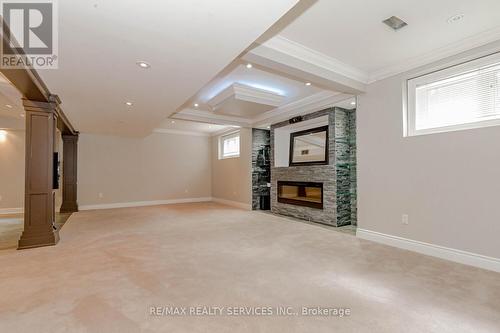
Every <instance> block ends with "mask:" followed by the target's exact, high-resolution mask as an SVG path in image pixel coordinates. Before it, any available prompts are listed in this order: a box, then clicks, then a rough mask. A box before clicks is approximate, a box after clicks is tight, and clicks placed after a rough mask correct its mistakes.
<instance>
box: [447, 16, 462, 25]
mask: <svg viewBox="0 0 500 333" xmlns="http://www.w3.org/2000/svg"><path fill="white" fill-rule="evenodd" d="M464 16H465V14H457V15H453V16H452V17H449V18H448V20H447V22H448V23H455V22H458V21H460V20H462V19H463V18H464Z"/></svg>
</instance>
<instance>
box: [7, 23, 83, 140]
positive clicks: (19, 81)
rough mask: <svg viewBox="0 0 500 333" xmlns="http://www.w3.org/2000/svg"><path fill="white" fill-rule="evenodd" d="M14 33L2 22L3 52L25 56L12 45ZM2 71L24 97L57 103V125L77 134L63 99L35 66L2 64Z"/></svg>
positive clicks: (62, 129)
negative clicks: (63, 105) (63, 107)
mask: <svg viewBox="0 0 500 333" xmlns="http://www.w3.org/2000/svg"><path fill="white" fill-rule="evenodd" d="M13 38H14V37H13V35H12V34H11V32H10V29H9V27H8V26H7V24H6V23H5V21H4V22H2V40H1V41H0V42H1V43H3V47H4V49H3V52H4V53H8V54H14V55H16V56H23V55H25V53H24V52H23V51H22V50H21V51H18V49H15V48H12V47H11V40H12V39H13ZM0 72H1V73H2V74H3V76H4V77H5V78H6V79H7V80H8V81H9V82H10V83H11V84H12V85H13V86H14V87H15V88H16V89H17V90H18V91H19V92H20V93H21V94H22V95H23V97H24V98H26V99H29V100H32V101H37V102H45V103H56V104H57V105H58V106H57V110H56V111H57V114H58V124H57V127H58V128H59V129H60V130H61V132H62V133H64V134H76V133H77V132H76V131H75V129H74V128H73V125H71V122H70V121H69V120H68V118H67V117H66V115H65V114H64V112H63V110H62V109H61V107H60V105H59V104H61V100H60V98H59V97H58V96H57V95H54V94H52V93H51V92H50V90H49V88H48V87H47V85H45V83H44V82H43V80H42V78H41V77H40V75H39V74H38V72H37V71H36V70H35V69H34V68H30V67H27V66H24V67H20V68H9V67H4V66H0Z"/></svg>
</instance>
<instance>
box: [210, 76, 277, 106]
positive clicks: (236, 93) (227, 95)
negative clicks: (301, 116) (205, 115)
mask: <svg viewBox="0 0 500 333" xmlns="http://www.w3.org/2000/svg"><path fill="white" fill-rule="evenodd" d="M231 98H234V99H237V100H241V101H246V102H252V103H257V104H264V105H270V106H279V105H280V104H281V103H282V102H283V100H284V99H285V96H282V95H279V94H277V93H274V92H271V91H267V90H264V89H258V88H254V87H250V86H247V85H244V84H241V83H237V82H235V83H233V84H231V85H230V86H229V87H227V88H226V89H224V90H223V91H222V92H220V93H219V94H218V95H216V96H215V97H214V98H212V99H211V100H210V101H208V105H210V106H211V107H212V108H213V109H214V110H217V109H219V108H221V107H222V106H223V105H224V103H226V101H228V100H229V99H231Z"/></svg>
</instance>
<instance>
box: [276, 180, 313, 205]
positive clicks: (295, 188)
mask: <svg viewBox="0 0 500 333" xmlns="http://www.w3.org/2000/svg"><path fill="white" fill-rule="evenodd" d="M278 202H281V203H286V204H291V205H299V206H306V207H312V208H318V209H323V183H311V182H291V181H278Z"/></svg>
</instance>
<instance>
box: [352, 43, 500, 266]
mask: <svg viewBox="0 0 500 333" xmlns="http://www.w3.org/2000/svg"><path fill="white" fill-rule="evenodd" d="M491 47H494V48H498V49H500V46H499V45H498V44H493V45H490V46H488V47H485V48H481V49H477V50H474V51H471V52H467V53H464V54H462V55H460V56H457V57H453V58H450V59H446V60H444V61H442V62H440V63H436V64H432V65H430V66H426V67H425V68H420V69H418V70H417V71H412V72H411V73H405V74H402V75H398V76H395V77H391V78H388V79H385V80H382V81H379V82H375V83H373V84H370V85H369V86H368V89H367V92H366V93H365V94H364V95H361V96H359V99H358V109H357V110H358V111H357V122H358V123H357V126H358V129H357V134H358V196H359V197H358V209H359V210H358V212H359V222H358V226H359V228H362V229H367V230H370V231H376V232H380V233H384V234H389V235H394V236H398V237H403V238H407V239H411V240H417V241H421V242H426V243H431V244H435V245H439V246H444V247H448V248H452V249H459V250H463V251H467V252H472V253H477V254H481V255H486V256H490V257H495V258H500V242H499V237H500V147H499V143H500V127H490V128H483V129H474V130H464V131H458V132H449V133H441V134H431V135H424V136H418V137H407V138H404V137H403V109H402V106H403V97H402V96H403V93H402V85H403V82H404V80H405V79H406V78H407V77H410V76H411V75H412V74H414V73H417V72H421V71H422V69H423V70H424V71H425V70H427V71H428V70H431V69H435V68H436V65H437V66H438V67H439V66H440V65H442V64H445V63H449V62H450V61H451V62H457V61H459V59H466V58H471V57H472V56H473V55H474V54H479V53H478V52H483V51H485V50H487V49H490V48H491ZM402 214H408V215H409V224H408V225H403V224H402V223H401V215H402Z"/></svg>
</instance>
